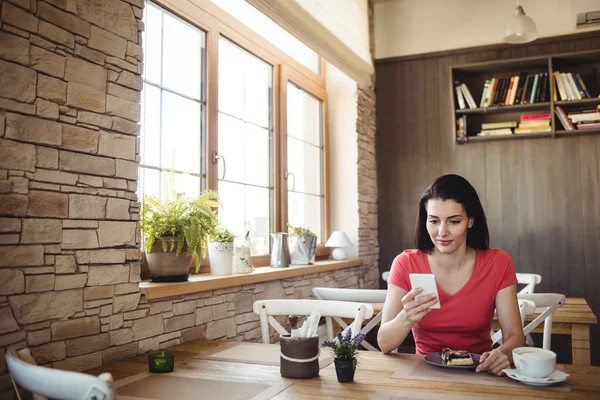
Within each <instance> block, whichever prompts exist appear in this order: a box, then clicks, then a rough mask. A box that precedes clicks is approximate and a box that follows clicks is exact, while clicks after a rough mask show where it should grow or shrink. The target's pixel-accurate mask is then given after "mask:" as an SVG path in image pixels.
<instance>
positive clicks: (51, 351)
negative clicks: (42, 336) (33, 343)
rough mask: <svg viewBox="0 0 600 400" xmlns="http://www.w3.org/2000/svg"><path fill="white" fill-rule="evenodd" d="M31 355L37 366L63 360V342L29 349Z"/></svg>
mask: <svg viewBox="0 0 600 400" xmlns="http://www.w3.org/2000/svg"><path fill="white" fill-rule="evenodd" d="M30 350H31V355H32V356H33V358H34V359H35V362H36V363H38V364H46V363H49V362H52V361H59V360H64V359H65V358H66V357H67V346H66V345H65V342H54V343H48V344H45V345H43V346H39V347H34V348H31V349H30Z"/></svg>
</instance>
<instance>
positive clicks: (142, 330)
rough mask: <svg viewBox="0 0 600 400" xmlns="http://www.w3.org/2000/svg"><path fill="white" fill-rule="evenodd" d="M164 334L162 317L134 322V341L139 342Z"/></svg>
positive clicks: (155, 316)
mask: <svg viewBox="0 0 600 400" xmlns="http://www.w3.org/2000/svg"><path fill="white" fill-rule="evenodd" d="M161 333H164V327H163V318H162V315H160V314H157V315H152V316H150V317H146V318H141V319H136V320H134V321H133V336H134V338H133V340H135V341H138V340H141V339H146V338H149V337H152V336H156V335H160V334H161Z"/></svg>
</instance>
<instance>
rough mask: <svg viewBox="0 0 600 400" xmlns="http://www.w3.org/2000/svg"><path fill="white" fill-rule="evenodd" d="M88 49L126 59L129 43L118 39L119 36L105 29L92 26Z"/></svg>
mask: <svg viewBox="0 0 600 400" xmlns="http://www.w3.org/2000/svg"><path fill="white" fill-rule="evenodd" d="M88 47H89V48H91V49H95V50H99V51H101V52H102V53H105V54H108V55H109V56H115V57H119V58H125V52H126V51H127V41H126V40H125V39H123V38H120V37H118V36H117V35H114V34H112V33H110V32H108V31H105V30H104V29H100V28H97V27H95V26H92V27H91V30H90V40H88Z"/></svg>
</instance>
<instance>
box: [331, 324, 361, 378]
mask: <svg viewBox="0 0 600 400" xmlns="http://www.w3.org/2000/svg"><path fill="white" fill-rule="evenodd" d="M364 339H365V335H364V334H362V333H359V334H358V335H356V336H354V337H352V329H348V330H347V331H346V332H345V333H338V334H337V337H336V338H335V339H334V340H331V341H326V342H325V343H323V345H324V346H325V347H331V353H332V354H333V362H334V363H335V373H336V375H337V379H338V382H342V383H343V382H352V381H353V380H354V371H355V370H356V365H357V364H358V360H357V358H356V357H357V356H358V351H357V350H358V346H359V345H360V343H361V342H362V341H363V340H364Z"/></svg>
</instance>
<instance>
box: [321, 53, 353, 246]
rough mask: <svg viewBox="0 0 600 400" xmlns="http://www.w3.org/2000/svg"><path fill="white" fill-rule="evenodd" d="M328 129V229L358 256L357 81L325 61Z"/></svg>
mask: <svg viewBox="0 0 600 400" xmlns="http://www.w3.org/2000/svg"><path fill="white" fill-rule="evenodd" d="M326 73H327V75H326V77H327V96H328V103H327V104H328V107H329V109H328V113H327V115H328V123H329V125H328V128H329V149H330V152H329V161H330V168H329V174H330V175H329V183H330V184H329V193H330V196H331V202H330V205H331V207H330V209H331V218H330V222H331V231H332V232H333V231H343V232H345V233H346V234H347V235H348V238H349V239H350V241H351V242H352V243H353V244H354V246H353V247H352V248H351V249H346V252H347V253H348V256H349V257H358V247H357V245H358V218H359V217H358V171H357V162H358V147H357V144H356V143H357V140H358V139H357V133H356V118H357V116H358V111H357V106H356V100H357V94H356V82H354V81H353V80H352V79H350V78H349V77H348V76H347V75H346V74H344V73H343V72H341V71H340V70H339V69H337V68H336V67H334V66H333V65H331V64H330V63H327V70H326Z"/></svg>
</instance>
